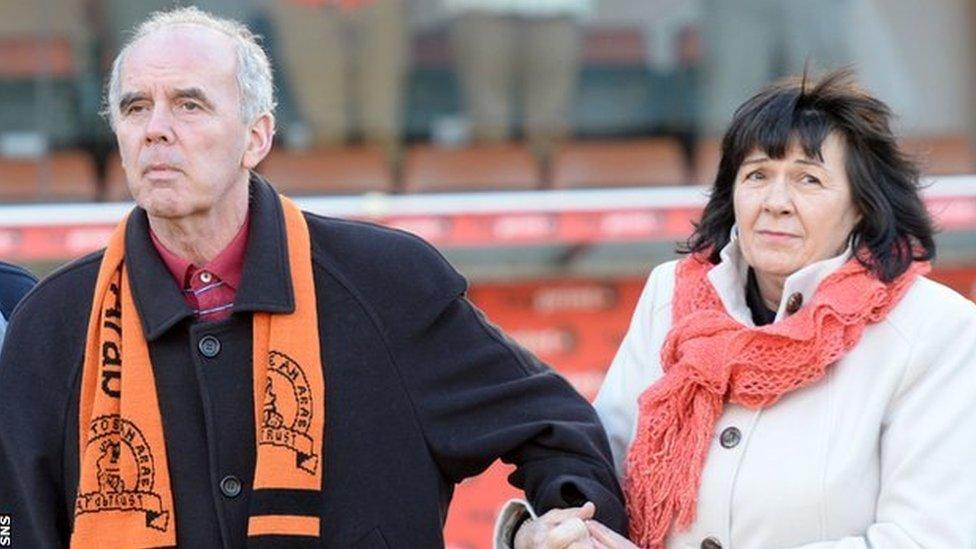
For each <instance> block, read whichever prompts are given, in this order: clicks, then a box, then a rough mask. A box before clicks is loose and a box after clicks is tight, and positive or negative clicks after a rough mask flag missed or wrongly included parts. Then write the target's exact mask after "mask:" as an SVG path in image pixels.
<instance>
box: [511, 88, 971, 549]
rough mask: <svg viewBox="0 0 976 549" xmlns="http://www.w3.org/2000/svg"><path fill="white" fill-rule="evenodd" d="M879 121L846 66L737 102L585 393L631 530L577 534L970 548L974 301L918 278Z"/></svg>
mask: <svg viewBox="0 0 976 549" xmlns="http://www.w3.org/2000/svg"><path fill="white" fill-rule="evenodd" d="M890 118H891V113H890V111H889V109H888V107H887V106H886V105H885V104H884V103H882V102H881V101H879V100H877V99H875V98H873V97H871V96H870V95H868V94H867V93H865V92H864V91H862V90H860V89H859V88H857V87H856V86H854V85H853V84H851V83H850V78H849V77H848V73H846V72H835V73H832V74H830V75H828V76H827V77H826V78H824V79H823V80H821V81H820V82H819V83H816V84H807V83H806V82H803V81H798V80H789V81H784V82H781V83H778V84H775V85H772V86H771V87H769V88H767V89H765V90H764V91H762V92H761V93H759V94H757V95H756V96H754V97H753V98H751V99H750V100H749V101H747V102H746V103H745V104H744V105H742V106H741V107H740V108H739V109H738V111H736V114H735V117H734V119H733V120H732V123H731V125H730V127H729V129H728V131H727V132H726V134H725V137H724V139H723V142H722V160H721V164H720V166H719V171H718V175H717V177H716V180H715V183H714V186H713V188H712V192H711V197H710V200H709V201H708V203H707V205H706V207H705V210H704V212H703V214H702V218H701V221H700V222H699V223H698V224H696V226H695V231H694V233H693V235H692V236H691V238H690V239H689V240H688V242H687V243H686V245H685V246H684V247H683V249H682V250H680V251H682V252H683V253H685V254H686V257H685V258H683V259H681V260H679V261H672V262H669V263H665V264H663V265H660V266H658V267H657V268H655V269H654V270H653V272H652V273H651V275H650V278H649V280H648V282H647V285H646V287H645V288H644V291H643V293H642V295H641V297H640V300H639V302H638V304H637V308H636V311H635V313H634V316H633V320H632V323H631V325H630V329H629V331H628V332H627V335H626V336H625V338H624V341H623V343H622V344H621V347H620V350H619V351H618V353H617V356H616V357H615V359H614V361H613V364H612V365H611V367H610V369H609V371H608V373H607V376H606V379H605V381H604V384H603V387H602V388H601V390H600V393H599V395H598V396H597V399H596V402H595V407H596V409H597V412H598V413H599V415H600V418H601V420H602V422H603V425H604V427H605V428H606V430H607V433H608V435H609V439H610V446H611V448H612V450H613V453H614V459H615V461H616V465H617V471H618V474H620V476H621V479H622V481H623V486H624V490H625V493H626V495H627V506H628V509H627V510H628V518H629V520H630V541H628V540H626V539H624V538H623V537H622V536H619V535H617V534H615V533H613V532H612V531H610V530H609V529H607V528H605V527H603V526H602V525H600V524H599V523H597V522H594V521H591V520H590V521H585V522H586V526H587V529H588V533H589V536H590V540H589V541H588V542H585V543H590V544H592V545H593V546H596V547H634V546H635V545H634V544H636V545H638V546H640V547H667V548H669V549H670V548H679V547H680V548H689V547H696V548H697V547H701V548H702V549H719V548H722V547H726V548H729V547H734V548H736V549H743V548H745V549H748V548H763V549H766V548H788V547H789V548H792V547H802V548H804V549H814V548H816V549H827V548H851V549H853V548H868V547H883V548H886V549H888V548H906V549H907V548H920V547H926V548H947V549H948V548H963V547H976V473H974V472H973V464H974V463H976V404H974V403H976V305H974V304H973V303H972V302H970V301H968V300H966V299H965V298H963V297H962V296H960V295H959V294H957V293H955V292H953V291H952V290H950V289H948V288H946V287H944V286H942V285H940V284H938V283H936V282H933V281H931V280H929V279H927V278H925V276H924V275H925V274H926V273H927V272H928V270H929V263H928V262H929V261H930V260H931V259H932V258H934V256H935V245H934V242H933V238H932V233H933V228H932V223H931V221H930V219H929V217H928V215H927V213H926V209H925V206H924V204H923V202H922V200H921V198H920V196H919V191H918V189H919V175H918V170H917V168H916V167H915V165H914V164H913V163H912V162H911V161H910V160H909V159H908V158H906V156H905V155H904V154H902V152H901V151H900V150H899V148H898V145H897V143H896V140H895V137H894V136H893V134H892V132H891V129H890ZM586 507H592V506H591V505H587V506H586ZM591 513H592V510H591V512H590V514H591ZM573 520H575V522H576V523H577V525H578V523H579V522H580V521H579V519H578V518H577V519H573ZM528 524H531V521H530V522H529V523H528ZM521 530H526V531H527V532H531V531H532V529H531V528H527V527H526V526H525V525H522V527H521ZM515 539H516V541H518V540H519V538H518V536H516V538H515ZM579 539H580V538H579V537H578V538H577V540H579ZM577 543H583V542H580V541H577ZM585 543H584V545H585ZM516 546H518V544H516Z"/></svg>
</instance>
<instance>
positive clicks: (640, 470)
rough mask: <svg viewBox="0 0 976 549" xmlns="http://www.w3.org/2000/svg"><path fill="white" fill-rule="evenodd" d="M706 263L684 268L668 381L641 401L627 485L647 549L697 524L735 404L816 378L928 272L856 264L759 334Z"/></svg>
mask: <svg viewBox="0 0 976 549" xmlns="http://www.w3.org/2000/svg"><path fill="white" fill-rule="evenodd" d="M706 257H707V255H692V256H689V257H687V258H685V259H683V260H682V261H681V262H680V263H679V264H678V266H677V273H676V275H675V277H676V279H675V287H674V295H673V299H672V302H671V308H672V327H671V330H670V332H668V335H667V338H666V339H665V342H664V345H663V347H662V349H661V366H662V368H663V370H664V375H663V377H661V378H660V379H659V380H658V381H657V382H656V383H654V384H653V385H651V386H650V387H649V388H648V389H647V390H646V391H644V393H643V394H641V396H640V398H639V400H638V406H639V416H638V423H637V435H636V438H635V440H634V443H633V445H632V446H631V447H630V451H629V452H628V454H627V462H626V473H625V474H626V479H625V486H626V492H627V512H628V516H629V518H630V528H631V532H630V533H631V539H633V540H634V542H635V543H637V544H639V545H640V546H642V547H661V546H663V544H664V539H665V537H666V536H667V535H668V532H669V531H670V530H671V529H672V528H674V527H677V528H687V527H688V526H689V525H690V524H691V523H692V521H694V518H695V509H696V505H697V499H698V488H699V482H700V480H701V471H702V467H703V466H704V463H705V456H706V454H707V452H708V447H709V445H710V443H711V440H712V435H713V431H714V429H715V422H716V420H717V419H718V417H719V416H720V415H721V413H722V408H723V406H724V404H725V402H726V401H729V402H733V403H735V404H739V405H742V406H747V407H750V408H761V407H764V406H769V405H772V404H774V403H776V401H777V400H779V398H780V397H781V396H783V395H785V394H786V393H789V392H790V391H793V390H795V389H798V388H800V387H803V386H806V385H810V384H811V383H814V382H816V381H817V380H819V379H820V378H821V377H823V375H824V372H825V371H826V370H827V367H829V366H830V365H832V364H833V363H835V362H836V361H837V360H839V359H840V358H841V357H843V356H844V354H845V353H847V351H848V350H850V349H851V348H852V347H853V346H854V345H856V344H857V342H858V340H860V338H861V334H862V333H863V332H864V328H865V326H867V325H868V324H871V323H875V322H878V321H880V320H882V319H883V318H884V317H885V316H886V315H887V314H888V312H889V311H890V310H891V309H892V308H893V307H894V306H895V305H896V304H897V303H898V301H899V300H900V299H901V298H902V296H904V295H905V292H906V291H907V290H908V288H909V287H910V286H911V283H912V282H913V281H914V280H915V279H916V278H917V277H918V276H920V275H922V274H924V273H926V272H928V270H929V264H928V263H922V262H915V263H913V264H912V266H911V267H910V268H909V269H908V271H906V272H905V273H904V274H902V275H901V276H900V277H898V278H897V279H895V280H894V281H893V282H891V283H890V284H884V283H882V282H881V281H879V280H878V279H877V278H876V277H874V276H873V275H872V274H871V273H870V272H869V271H868V270H867V269H866V268H865V267H864V266H862V265H861V264H860V263H859V262H858V261H857V260H856V259H854V258H852V259H850V260H849V261H847V262H846V263H845V264H844V265H843V266H841V267H840V268H839V269H838V270H836V271H834V272H833V273H832V274H830V275H829V276H827V277H826V278H825V279H824V280H823V281H822V282H821V283H820V285H819V286H818V288H817V290H816V292H815V293H814V296H813V298H812V300H811V302H810V303H809V304H808V305H807V306H805V307H803V308H802V309H800V310H799V311H798V312H797V313H795V314H794V315H793V316H790V317H789V318H786V319H784V320H781V321H780V322H776V323H773V324H769V325H766V326H762V327H759V328H750V327H747V326H743V325H742V324H739V323H738V322H737V321H736V320H734V319H733V318H732V317H730V316H729V314H728V313H727V312H726V311H725V307H724V306H723V305H722V302H721V300H720V299H719V296H718V294H717V293H716V292H715V289H714V288H713V287H712V285H711V282H710V281H709V280H708V277H707V274H708V271H709V270H710V269H711V268H712V266H713V265H712V264H711V263H709V262H708V261H707V259H705V258H706Z"/></svg>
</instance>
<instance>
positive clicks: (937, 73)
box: [0, 0, 976, 548]
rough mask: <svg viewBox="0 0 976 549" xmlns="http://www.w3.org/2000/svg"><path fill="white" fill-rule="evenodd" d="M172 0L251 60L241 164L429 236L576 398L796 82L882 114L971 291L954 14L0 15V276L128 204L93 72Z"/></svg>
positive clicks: (87, 231)
mask: <svg viewBox="0 0 976 549" xmlns="http://www.w3.org/2000/svg"><path fill="white" fill-rule="evenodd" d="M188 4H195V5H197V6H199V7H201V8H203V9H206V10H208V11H211V12H213V13H215V14H218V15H223V16H228V17H233V18H235V19H238V20H240V21H242V22H244V23H246V24H248V25H249V26H250V28H251V29H252V30H254V31H255V32H256V33H258V34H261V35H262V36H263V42H264V45H265V47H266V48H267V49H268V51H269V52H270V54H271V57H272V63H273V65H274V67H275V75H276V85H277V88H278V89H277V91H278V101H279V107H278V113H277V116H278V125H279V131H278V134H277V137H276V144H275V147H274V150H273V151H272V153H271V155H270V156H269V157H268V158H267V160H265V161H264V162H263V163H262V165H261V166H260V167H259V171H260V172H262V173H264V174H265V175H266V176H267V177H268V178H270V180H271V181H272V183H273V184H275V186H276V187H277V188H278V189H279V190H280V191H281V192H283V193H285V194H288V195H292V196H294V197H296V198H298V199H299V201H300V204H301V205H302V206H303V207H304V208H306V209H309V210H313V211H316V212H319V213H323V214H326V215H336V216H343V217H351V218H358V219H366V220H371V221H374V222H378V223H382V224H386V225H390V226H394V227H399V228H402V229H405V230H409V231H411V232H415V233H417V234H420V235H421V236H423V237H425V238H427V239H428V240H430V241H431V242H433V243H434V244H435V245H437V246H438V247H439V248H440V249H441V250H442V251H443V252H444V253H445V254H446V255H447V256H448V257H449V259H451V260H452V261H453V262H454V263H455V265H456V266H457V267H458V268H459V269H460V270H461V271H462V272H463V273H464V274H465V275H466V276H468V278H469V280H470V281H471V289H470V297H471V299H472V300H473V301H474V302H475V303H476V304H478V305H479V306H480V307H481V308H482V309H484V310H485V312H486V313H487V314H488V316H489V317H490V318H491V319H492V320H493V321H494V322H495V323H497V324H498V325H500V326H501V327H502V328H503V329H505V330H506V331H507V332H508V333H510V334H511V335H512V336H513V337H514V338H515V339H516V340H518V341H519V342H520V343H522V344H523V345H525V346H526V347H528V348H529V349H530V350H532V351H533V352H534V353H535V354H537V355H538V356H539V357H540V358H542V359H543V360H544V361H546V362H547V363H549V364H551V365H552V366H553V367H554V368H556V369H557V370H559V371H560V372H562V373H563V374H564V375H566V377H567V378H568V379H569V380H570V381H571V382H572V383H573V384H574V385H575V386H576V387H577V388H578V389H579V390H580V391H581V392H582V393H584V394H585V395H587V396H588V397H591V398H592V397H593V396H594V395H595V392H596V390H597V388H598V387H599V384H600V382H601V380H602V377H603V372H604V371H605V369H606V367H607V365H608V364H609V363H610V361H611V359H612V357H613V354H614V352H615V351H616V346H617V345H618V343H619V341H620V339H621V338H622V336H623V333H624V331H625V330H626V329H627V326H628V323H629V317H630V313H631V311H632V308H633V306H634V304H635V303H636V300H637V296H638V294H639V292H640V289H641V286H642V283H643V280H644V277H646V275H647V273H648V272H649V271H650V269H651V268H652V267H653V266H654V265H655V264H657V263H659V262H661V261H665V260H668V259H670V258H672V257H674V253H673V249H674V245H675V242H676V241H679V240H682V239H684V238H685V237H687V236H688V234H689V233H690V229H691V225H690V222H691V221H692V220H694V219H695V218H696V216H697V215H698V213H699V212H700V209H701V207H702V205H703V204H704V200H705V197H706V190H707V187H706V185H707V184H708V183H710V181H711V178H712V177H714V173H715V171H716V168H717V163H718V136H719V135H720V133H721V131H722V129H723V127H724V125H725V124H726V123H727V122H728V121H729V120H730V118H731V115H732V112H733V110H734V108H735V107H736V106H737V105H738V104H740V103H741V102H742V101H744V100H745V99H746V98H748V97H749V96H750V95H751V94H753V93H754V92H755V91H757V90H758V89H759V88H760V87H761V86H763V85H764V84H766V83H768V82H770V81H771V80H773V79H775V78H778V77H780V76H783V75H788V74H797V73H800V72H802V71H803V70H804V67H808V70H809V71H810V72H811V73H813V74H816V73H819V72H823V71H825V70H829V69H833V68H838V67H842V66H852V67H853V68H854V70H855V72H856V74H857V77H858V80H859V82H860V83H861V84H862V85H864V86H865V87H867V88H868V89H869V90H871V91H872V92H873V93H874V94H875V95H877V96H878V97H880V98H881V99H883V100H884V101H886V102H887V103H888V104H889V105H890V106H891V107H892V108H893V110H894V111H895V112H896V113H897V114H898V116H899V118H898V119H897V122H896V124H897V129H898V133H899V134H900V135H901V136H902V143H903V146H904V147H905V148H906V150H908V151H910V152H911V153H912V154H914V155H915V156H916V158H917V159H918V161H919V162H920V163H921V165H922V167H923V171H924V172H925V174H926V179H927V184H928V188H927V190H926V193H925V196H926V202H927V204H928V206H929V208H930V210H931V211H932V213H933V215H934V216H935V218H936V220H937V222H938V225H939V226H940V228H941V231H942V232H941V234H940V236H939V239H938V243H939V246H940V249H939V252H940V256H939V259H938V261H937V262H936V270H935V272H934V274H933V277H934V278H936V279H938V280H940V281H942V282H945V283H947V284H949V285H950V286H952V287H954V288H955V289H956V290H957V291H959V292H960V293H962V294H964V295H966V296H968V297H970V298H974V299H976V176H974V175H973V174H974V173H976V163H974V158H976V154H974V143H976V139H974V138H976V108H974V105H976V5H974V4H976V3H974V2H969V1H967V0H928V1H925V0H817V1H809V0H207V1H198V2H174V1H173V0H2V1H0V259H4V260H7V261H13V262H18V263H21V264H25V265H27V266H28V267H30V268H31V269H32V270H34V272H35V273H37V274H38V275H44V274H46V273H48V272H50V270H51V269H52V268H54V267H55V266H56V265H58V264H60V263H63V262H65V261H67V260H69V259H72V258H74V257H77V256H79V255H81V254H84V253H87V252H89V251H92V250H94V249H97V248H99V247H101V246H103V245H104V243H105V242H106V239H107V235H108V234H109V232H110V231H111V228H112V226H113V225H114V223H116V222H117V221H118V220H119V219H120V218H121V216H122V215H123V213H124V212H125V211H126V210H127V209H128V208H130V207H131V204H128V203H126V200H127V198H128V196H127V191H126V185H125V177H124V174H123V173H122V170H121V166H120V165H119V160H118V155H117V152H116V148H115V142H114V137H113V135H112V134H111V132H110V130H109V127H108V124H107V123H106V122H105V121H104V120H103V118H102V117H101V116H100V114H99V112H100V111H101V109H102V108H103V105H102V99H101V97H102V91H103V85H104V82H105V79H106V75H107V73H108V70H109V68H110V65H111V62H112V59H113V58H114V56H115V54H116V53H117V51H118V50H119V48H120V46H121V44H123V43H124V42H125V40H126V39H127V37H128V36H129V31H130V30H131V29H132V27H133V26H134V25H135V24H137V23H138V22H139V21H141V20H142V19H143V18H145V17H146V16H147V15H148V14H149V13H151V12H152V11H154V10H159V9H165V8H168V7H171V6H174V5H188ZM507 473H508V469H507V468H506V467H503V466H498V465H496V466H495V467H493V468H492V469H490V470H489V472H488V473H486V474H485V475H482V476H480V477H478V478H476V479H472V480H469V481H467V482H465V483H464V484H462V485H461V486H460V487H459V489H458V490H457V493H456V496H455V501H454V504H453V506H452V508H451V513H450V516H449V519H448V524H447V529H446V537H447V542H448V545H449V546H450V547H455V548H462V547H464V548H476V547H477V548H481V547H489V546H490V541H489V540H490V531H491V525H492V521H493V520H494V515H495V512H496V510H497V509H498V507H499V505H500V502H501V501H503V500H504V499H506V498H507V497H509V496H512V495H517V492H516V491H515V490H513V489H511V488H510V487H508V486H507V485H506V483H505V476H506V474H507Z"/></svg>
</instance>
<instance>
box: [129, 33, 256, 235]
mask: <svg viewBox="0 0 976 549" xmlns="http://www.w3.org/2000/svg"><path fill="white" fill-rule="evenodd" d="M236 70H237V55H236V52H235V50H234V43H233V41H232V40H231V39H230V38H229V37H227V36H225V35H223V34H221V33H220V32H218V31H215V30H213V29H209V28H206V27H202V26H199V25H182V26H175V27H170V28H167V29H163V30H160V31H158V32H155V33H153V34H150V35H149V36H146V37H144V38H142V39H140V40H139V41H138V42H136V43H135V44H134V45H133V47H132V48H131V49H130V51H129V53H128V55H127V56H126V58H125V60H124V61H123V65H122V67H121V78H120V83H121V90H120V92H121V93H120V94H119V97H120V100H119V104H118V105H112V106H111V108H114V109H118V110H117V111H116V112H117V115H118V116H117V123H116V137H117V139H118V142H119V151H120V154H121V157H122V166H123V168H124V170H125V174H126V179H127V180H128V184H129V191H130V192H131V193H132V196H133V198H134V199H135V201H136V203H137V204H139V205H140V206H142V207H143V208H144V209H145V210H146V211H147V212H148V213H149V214H150V215H151V216H154V217H159V218H166V219H182V218H186V217H189V216H201V215H202V216H207V215H208V214H211V213H212V212H220V211H221V205H223V204H226V203H227V202H228V200H227V198H228V197H229V196H230V195H231V194H232V192H233V191H235V190H237V191H241V187H242V186H243V187H245V188H246V185H247V178H248V170H249V169H250V168H253V167H254V166H255V165H257V163H258V162H259V161H260V160H261V158H263V157H264V155H265V154H266V153H267V148H269V146H270V136H271V131H272V130H271V124H272V123H271V122H270V121H269V120H268V119H270V115H265V116H263V117H260V118H259V119H258V121H256V122H254V123H252V124H248V123H245V121H244V120H242V118H241V95H240V89H239V86H238V83H237V77H236ZM262 132H265V133H266V134H267V135H262ZM262 139H264V140H265V141H267V143H262V142H261V141H262ZM255 149H258V150H255Z"/></svg>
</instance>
